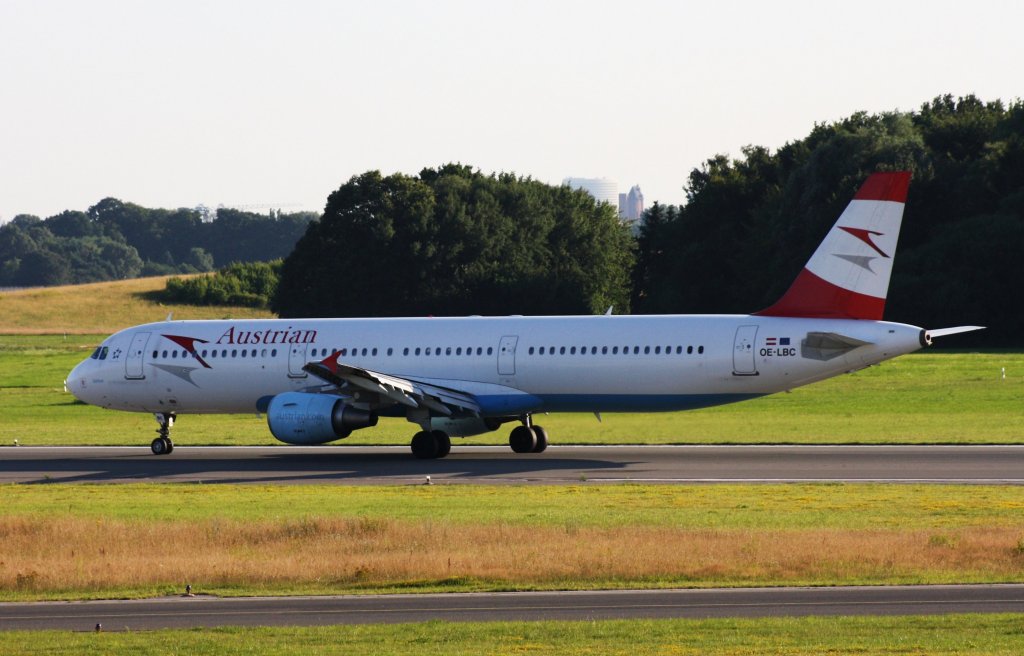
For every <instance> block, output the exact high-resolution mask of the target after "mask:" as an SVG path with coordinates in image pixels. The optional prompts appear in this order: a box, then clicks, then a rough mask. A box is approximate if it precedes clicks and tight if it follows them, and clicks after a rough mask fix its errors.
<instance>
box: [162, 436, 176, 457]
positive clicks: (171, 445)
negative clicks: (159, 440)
mask: <svg viewBox="0 0 1024 656" xmlns="http://www.w3.org/2000/svg"><path fill="white" fill-rule="evenodd" d="M164 443H165V444H166V445H167V450H166V451H164V453H165V454H166V453H171V452H173V451H174V442H172V441H171V438H169V437H165V438H164Z"/></svg>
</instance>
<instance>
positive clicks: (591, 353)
mask: <svg viewBox="0 0 1024 656" xmlns="http://www.w3.org/2000/svg"><path fill="white" fill-rule="evenodd" d="M590 355H597V347H596V346H591V347H590Z"/></svg>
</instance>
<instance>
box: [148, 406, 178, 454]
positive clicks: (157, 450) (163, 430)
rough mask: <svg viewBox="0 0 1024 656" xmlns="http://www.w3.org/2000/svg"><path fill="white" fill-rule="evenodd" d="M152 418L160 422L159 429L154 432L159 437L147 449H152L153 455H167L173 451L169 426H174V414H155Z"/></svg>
mask: <svg viewBox="0 0 1024 656" xmlns="http://www.w3.org/2000/svg"><path fill="white" fill-rule="evenodd" d="M153 416H154V417H156V420H157V421H158V422H160V428H159V429H158V430H157V431H156V432H157V434H159V435H160V437H158V438H156V439H155V440H153V441H152V442H151V443H150V445H149V448H151V449H153V454H154V455H158V456H163V455H167V454H168V453H170V452H171V451H174V442H172V441H171V426H173V425H174V417H175V414H174V413H173V412H157V413H154V414H153Z"/></svg>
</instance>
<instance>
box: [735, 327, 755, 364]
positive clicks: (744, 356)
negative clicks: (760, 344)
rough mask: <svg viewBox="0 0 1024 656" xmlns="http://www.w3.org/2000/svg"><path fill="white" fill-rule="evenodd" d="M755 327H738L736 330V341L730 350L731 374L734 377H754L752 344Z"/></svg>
mask: <svg viewBox="0 0 1024 656" xmlns="http://www.w3.org/2000/svg"><path fill="white" fill-rule="evenodd" d="M756 338H757V326H740V327H739V328H737V329H736V341H735V342H734V343H733V350H732V373H733V375H734V376H756V375H757V362H756V361H755V359H754V343H755V339H756Z"/></svg>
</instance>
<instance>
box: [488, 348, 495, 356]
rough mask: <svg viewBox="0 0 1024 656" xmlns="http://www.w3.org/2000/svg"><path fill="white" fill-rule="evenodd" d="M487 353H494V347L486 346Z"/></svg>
mask: <svg viewBox="0 0 1024 656" xmlns="http://www.w3.org/2000/svg"><path fill="white" fill-rule="evenodd" d="M487 355H494V347H493V346H488V347H487Z"/></svg>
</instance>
